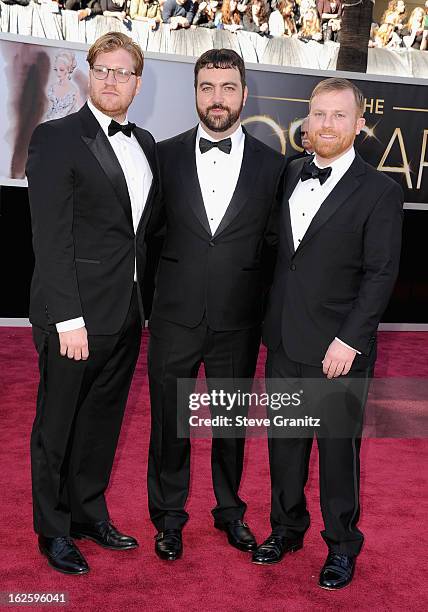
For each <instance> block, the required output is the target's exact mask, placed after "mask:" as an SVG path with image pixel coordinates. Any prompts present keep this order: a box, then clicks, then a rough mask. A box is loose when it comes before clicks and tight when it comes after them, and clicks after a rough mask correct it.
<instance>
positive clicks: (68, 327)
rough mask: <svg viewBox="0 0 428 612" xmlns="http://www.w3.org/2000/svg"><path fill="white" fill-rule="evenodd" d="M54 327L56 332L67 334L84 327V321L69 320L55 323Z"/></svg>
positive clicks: (78, 318) (78, 319) (81, 318)
mask: <svg viewBox="0 0 428 612" xmlns="http://www.w3.org/2000/svg"><path fill="white" fill-rule="evenodd" d="M55 326H56V331H57V332H68V331H74V330H75V329H81V328H82V327H85V321H84V319H83V317H77V319H69V320H68V321H61V322H60V323H56V324H55Z"/></svg>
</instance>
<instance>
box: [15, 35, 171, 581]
mask: <svg viewBox="0 0 428 612" xmlns="http://www.w3.org/2000/svg"><path fill="white" fill-rule="evenodd" d="M87 61H88V64H89V83H88V84H89V98H88V101H87V103H86V104H85V105H84V106H83V107H82V108H81V109H80V110H79V111H78V112H77V113H73V114H71V115H68V116H67V117H64V118H62V119H56V120H54V121H48V122H46V123H43V124H41V125H39V126H38V127H37V128H36V130H35V132H34V134H33V136H32V138H31V143H30V148H29V154H28V162H27V170H26V171H27V176H28V193H29V200H30V209H31V219H32V229H33V247H34V255H35V268H34V275H33V281H32V284H31V295H30V321H31V323H32V324H33V338H34V343H35V346H36V349H37V352H38V354H39V369H40V384H39V391H38V397H37V412H36V418H35V420H34V425H33V431H32V436H31V467H32V482H33V508H34V528H35V531H36V532H37V534H38V543H39V549H40V552H41V553H42V554H43V555H45V557H46V558H47V560H48V563H49V564H50V565H51V566H52V567H53V568H54V569H55V570H57V571H59V572H63V573H67V574H73V575H78V574H85V573H87V572H88V571H89V566H88V564H87V562H86V559H85V558H84V557H83V555H82V554H81V552H80V550H79V548H78V547H77V546H76V545H75V543H74V540H73V539H72V538H75V539H79V540H80V539H82V538H84V539H89V540H92V541H94V542H96V543H97V544H98V545H99V546H102V547H103V548H107V549H111V550H121V551H124V550H129V549H132V548H135V547H137V546H138V542H137V540H136V539H135V538H133V537H132V536H128V535H125V534H123V533H121V532H120V531H118V530H117V529H116V527H115V526H114V525H113V524H112V522H111V520H110V515H109V512H108V508H107V502H106V499H105V491H106V489H107V486H108V483H109V479H110V473H111V469H112V465H113V459H114V455H115V451H116V446H117V442H118V438H119V433H120V428H121V424H122V419H123V415H124V411H125V406H126V401H127V397H128V392H129V388H130V385H131V380H132V376H133V372H134V369H135V365H136V362H137V358H138V354H139V350H140V340H141V325H142V322H144V319H145V317H144V312H143V311H142V308H141V304H142V289H143V283H144V282H145V277H146V275H145V268H146V250H147V240H146V233H147V227H148V222H149V219H150V215H151V212H152V207H153V204H154V202H155V201H156V198H157V194H158V193H159V185H158V169H157V162H156V153H155V142H154V139H153V136H152V135H151V134H150V133H149V132H147V131H146V130H143V129H141V128H138V127H137V126H136V125H135V124H134V123H130V122H128V120H127V113H128V108H129V106H130V105H131V103H132V101H133V100H134V98H135V96H136V95H137V94H138V92H139V90H140V87H141V74H142V72H143V65H144V57H143V53H142V51H141V49H140V47H139V46H138V45H137V44H136V43H135V42H133V40H132V39H131V38H129V37H128V36H126V35H125V34H122V33H120V32H108V33H107V34H104V35H103V36H101V37H100V38H98V39H97V40H96V41H95V42H94V44H93V45H92V46H91V47H90V49H89V51H88V56H87Z"/></svg>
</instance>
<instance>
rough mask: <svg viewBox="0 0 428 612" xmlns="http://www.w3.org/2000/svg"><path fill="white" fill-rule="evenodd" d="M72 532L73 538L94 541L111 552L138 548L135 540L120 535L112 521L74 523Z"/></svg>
mask: <svg viewBox="0 0 428 612" xmlns="http://www.w3.org/2000/svg"><path fill="white" fill-rule="evenodd" d="M70 531H71V537H72V538H77V539H78V540H80V539H86V540H92V541H93V542H96V543H97V544H99V545H100V546H102V547H103V548H110V549H111V550H128V549H130V548H137V546H138V542H137V540H136V539H135V538H132V537H131V536H128V535H124V534H123V533H120V531H118V530H117V529H116V527H115V526H114V525H112V524H111V523H110V521H98V522H97V523H72V524H71V530H70Z"/></svg>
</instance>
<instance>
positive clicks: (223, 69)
mask: <svg viewBox="0 0 428 612" xmlns="http://www.w3.org/2000/svg"><path fill="white" fill-rule="evenodd" d="M195 92H196V108H197V112H198V115H199V119H200V123H199V125H198V126H197V127H195V128H193V129H191V130H189V131H188V132H185V133H184V134H180V135H179V136H176V137H174V138H171V139H170V140H166V141H164V142H161V143H160V144H159V145H158V152H159V163H160V172H161V179H162V183H163V214H164V216H165V227H166V229H165V231H166V235H165V242H164V246H163V250H162V253H161V258H160V265H159V269H158V274H157V282H156V290H155V296H154V302H153V311H152V317H151V320H150V345H149V353H148V367H149V381H150V397H151V405H152V433H151V443H150V455H149V466H148V491H149V509H150V515H151V519H152V521H153V523H154V525H155V527H156V528H157V530H158V535H157V536H156V544H155V550H156V554H157V555H158V556H159V557H160V558H161V559H167V560H175V559H178V558H179V557H180V556H181V554H182V537H181V531H182V528H183V526H184V524H185V523H186V521H187V518H188V514H187V512H186V511H185V504H186V499H187V495H188V491H189V468H190V440H189V439H188V438H179V437H178V436H177V380H179V379H194V378H196V376H197V373H198V369H199V367H200V365H201V364H202V363H203V364H204V366H205V373H206V376H207V379H215V378H217V379H218V378H222V379H229V380H231V379H242V378H245V379H248V380H251V379H252V377H253V375H254V371H255V367H256V361H257V354H258V349H259V342H260V334H261V320H262V311H263V295H264V281H265V277H264V275H263V274H262V268H263V259H264V258H263V253H264V249H265V246H266V245H267V244H273V243H274V242H275V241H276V235H275V228H276V223H275V215H276V212H277V209H278V207H277V206H276V194H277V186H278V184H279V180H280V177H281V175H282V171H283V166H284V158H283V156H282V155H281V154H280V153H277V152H276V151H274V150H272V149H270V148H269V147H267V146H266V145H264V144H263V143H262V142H260V141H258V140H256V139H255V138H253V137H252V136H251V135H250V134H248V133H247V132H246V131H245V129H244V128H243V127H242V126H241V120H240V114H241V110H242V107H243V105H244V103H245V100H246V98H247V93H248V91H247V86H246V83H245V66H244V62H243V60H242V58H241V57H240V56H239V55H238V54H237V53H235V52H234V51H231V50H228V49H212V50H210V51H207V52H206V53H204V54H203V55H202V56H201V57H200V58H199V59H198V61H197V62H196V65H195ZM244 442H245V439H244V437H243V436H242V437H239V438H238V437H235V438H233V439H231V438H228V439H225V438H219V437H217V438H214V439H213V441H212V454H211V464H212V478H213V486H214V493H215V496H216V500H217V505H216V507H215V508H214V510H213V511H212V514H213V516H214V525H215V527H217V528H218V529H221V530H223V531H225V532H226V534H227V537H228V540H229V543H230V544H231V545H232V546H234V547H236V548H238V549H239V550H242V551H247V552H250V551H253V550H255V548H256V541H255V539H254V536H253V535H252V533H251V531H250V529H249V527H248V526H247V525H246V524H245V523H244V522H243V518H244V513H245V509H246V504H245V503H244V501H243V500H242V499H241V498H240V496H239V484H240V480H241V474H242V467H243V456H244ZM206 535H207V534H206V533H205V532H203V533H201V534H200V537H201V540H202V541H204V540H205V538H206Z"/></svg>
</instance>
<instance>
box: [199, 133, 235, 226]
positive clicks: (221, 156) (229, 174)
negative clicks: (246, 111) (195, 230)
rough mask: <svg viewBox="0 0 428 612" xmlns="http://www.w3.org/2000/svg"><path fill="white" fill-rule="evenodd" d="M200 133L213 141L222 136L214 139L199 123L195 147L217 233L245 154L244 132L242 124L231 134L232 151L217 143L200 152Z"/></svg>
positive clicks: (210, 220)
mask: <svg viewBox="0 0 428 612" xmlns="http://www.w3.org/2000/svg"><path fill="white" fill-rule="evenodd" d="M201 137H202V138H206V140H211V141H213V142H218V141H219V140H223V138H217V139H215V138H213V137H212V136H210V135H209V134H207V133H206V131H205V130H204V128H203V127H202V126H201V125H199V127H198V132H197V135H196V149H195V152H196V170H197V173H198V179H199V185H200V187H201V192H202V199H203V201H204V206H205V210H206V213H207V217H208V223H209V224H210V228H211V233H212V234H215V232H216V230H217V228H218V226H219V225H220V223H221V220H222V219H223V217H224V214H225V212H226V210H227V207H228V206H229V204H230V201H231V199H232V196H233V192H234V191H235V189H236V184H237V182H238V177H239V173H240V172H241V165H242V157H243V155H244V144H245V134H244V132H243V131H242V127H241V126H239V127H238V128H237V129H236V130H235V132H234V133H233V134H232V135H231V136H230V139H231V141H232V148H231V151H230V153H223V151H220V149H218V148H217V147H213V148H212V149H211V150H210V151H207V152H206V153H201V151H200V149H199V139H200V138H201Z"/></svg>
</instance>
